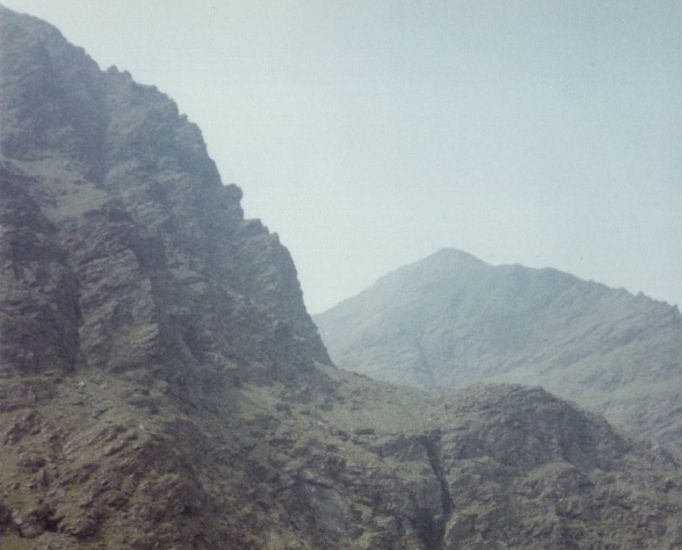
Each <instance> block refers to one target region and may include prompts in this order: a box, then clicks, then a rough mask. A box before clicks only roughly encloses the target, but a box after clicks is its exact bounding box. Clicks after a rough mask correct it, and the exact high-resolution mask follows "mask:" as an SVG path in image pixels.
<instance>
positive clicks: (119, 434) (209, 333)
mask: <svg viewBox="0 0 682 550" xmlns="http://www.w3.org/2000/svg"><path fill="white" fill-rule="evenodd" d="M0 39H1V40H2V43H1V44H0V54H1V55H2V58H1V60H0V107H1V108H2V111H1V112H0V114H1V115H2V122H3V123H2V125H0V152H1V155H2V156H1V157H0V266H2V271H1V272H0V303H1V305H2V307H1V308H0V329H1V330H0V464H2V468H0V547H2V548H18V549H24V548H25V549H34V548H35V549H38V548H40V549H51V550H67V549H69V550H70V549H72V548H75V547H78V548H84V549H105V548H126V549H128V548H130V549H134V550H153V549H159V548H164V549H165V548H168V549H176V550H179V549H183V550H184V549H204V548H205V549H221V548H224V549H232V548H246V549H248V548H254V549H255V548H270V549H283V548H296V549H313V548H358V549H363V548H364V549H374V548H395V549H401V548H403V549H419V548H423V549H438V548H461V547H467V548H476V547H479V548H489V547H491V545H492V544H496V543H497V542H499V541H500V540H501V539H502V537H504V538H505V540H507V541H511V542H513V543H514V544H517V546H518V545H520V546H521V547H527V548H533V547H537V548H550V547H552V546H551V545H552V544H554V545H555V546H554V547H557V548H560V547H562V546H561V544H563V543H564V542H565V541H567V540H569V537H576V538H575V540H578V541H580V542H579V543H578V544H582V543H583V542H584V543H585V545H584V547H586V548H587V547H590V548H594V547H599V545H602V546H603V547H606V546H607V541H610V540H612V536H613V532H617V533H618V538H617V540H618V544H622V547H624V548H626V547H641V548H647V547H649V548H657V549H658V548H674V547H676V545H679V543H680V533H679V527H678V526H679V525H680V518H681V513H682V508H681V506H680V501H681V500H682V499H681V498H680V497H681V496H682V488H681V487H682V481H681V480H680V473H679V472H680V470H679V464H678V463H677V462H675V460H674V459H672V458H669V457H667V456H666V455H665V454H664V453H656V452H654V451H653V450H651V449H650V448H649V447H646V446H643V447H639V446H637V445H636V444H634V443H632V442H629V441H627V440H626V439H624V438H622V437H621V436H619V435H618V434H617V433H615V432H614V431H613V430H612V429H611V428H610V427H609V426H608V425H607V424H605V423H604V422H603V421H602V420H600V419H598V418H594V417H591V416H588V415H585V414H583V413H581V412H579V411H577V410H576V409H575V408H573V407H572V406H571V405H569V404H567V403H564V402H561V401H559V400H557V399H555V398H553V397H551V396H549V395H548V394H546V393H544V392H541V391H539V390H526V389H522V388H509V387H507V388H503V387H497V388H478V389H475V390H472V391H471V392H470V393H468V394H466V395H449V396H446V398H444V400H436V399H433V398H432V397H431V396H429V395H426V394H423V393H421V392H419V391H413V390H409V389H405V388H395V387H391V386H388V385H382V384H378V383H376V382H373V381H372V380H370V379H368V378H366V377H363V376H359V375H354V374H351V373H348V372H345V371H341V370H339V369H337V368H335V367H333V366H331V365H329V361H328V357H327V353H326V351H325V348H324V346H323V345H322V343H321V341H320V339H319V337H318V335H317V332H316V329H315V326H314V325H313V324H312V322H311V320H310V318H309V317H308V315H307V314H306V312H305V308H304V306H303V301H302V299H301V290H300V287H299V284H298V281H297V278H296V272H295V268H294V265H293V262H292V260H291V258H290V256H289V254H288V252H287V250H286V249H285V248H284V247H283V246H282V245H281V244H280V242H279V240H278V238H277V236H276V235H273V234H271V233H269V232H268V230H267V229H266V228H265V226H263V225H262V224H261V223H260V222H258V221H253V220H245V219H244V216H243V212H242V210H241V207H240V199H241V191H240V190H239V189H238V188H237V187H236V186H234V185H228V186H223V185H222V183H221V181H220V178H219V176H218V173H217V171H216V169H215V165H214V164H213V162H212V161H211V160H210V159H209V157H208V156H207V154H206V150H205V146H204V144H203V141H202V139H201V135H200V133H199V131H198V129H197V128H196V126H194V125H193V124H191V123H190V122H188V121H187V120H186V119H185V118H184V117H183V116H182V115H180V114H179V113H178V110H177V107H176V106H175V105H174V103H173V102H172V101H171V100H170V99H168V98H167V97H166V96H164V95H163V94H161V93H160V92H158V91H157V90H156V89H154V88H153V87H145V86H140V85H138V84H136V83H135V82H134V81H133V80H132V78H131V77H130V75H128V74H127V73H125V72H120V71H118V70H116V69H110V70H109V71H107V72H106V73H103V72H101V71H99V69H98V68H97V66H96V65H95V63H94V62H93V61H92V60H90V59H89V58H88V57H87V55H86V54H85V53H84V52H83V51H82V50H79V49H77V48H74V47H73V46H71V45H70V44H68V43H67V42H66V41H65V40H64V39H63V38H62V37H61V35H60V34H59V32H58V31H56V30H55V29H53V28H51V27H50V26H48V25H47V24H45V23H42V22H40V21H37V20H35V19H33V18H30V17H28V16H21V15H18V14H16V13H14V12H11V11H9V10H7V9H5V8H0ZM547 472H549V474H550V475H547ZM562 498H565V499H568V500H567V501H566V502H564V501H561V499H562ZM590 502H592V504H589V503H590ZM588 504H589V506H588ZM545 508H547V509H548V510H549V512H547V513H546V514H543V513H542V510H544V509H545ZM521 512H523V517H521V516H520V514H521ZM606 528H608V531H607V529H606ZM588 543H589V545H588ZM593 543H594V544H593ZM608 544H610V543H608ZM463 545H466V546H463ZM533 545H536V546H533Z"/></svg>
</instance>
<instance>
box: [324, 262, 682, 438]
mask: <svg viewBox="0 0 682 550" xmlns="http://www.w3.org/2000/svg"><path fill="white" fill-rule="evenodd" d="M315 320H316V322H317V324H318V326H319V327H320V331H321V333H322V335H323V338H324V340H325V343H326V344H327V346H328V347H329V350H330V353H331V355H332V358H333V359H334V360H335V361H336V362H337V364H338V365H339V366H342V367H345V368H349V369H353V370H356V371H358V372H362V373H365V374H368V375H370V376H373V377H375V378H377V379H380V380H387V381H391V382H396V383H403V384H405V383H407V384H414V385H419V386H430V387H434V386H435V387H462V386H465V385H467V384H471V383H475V382H480V381H489V382H512V383H523V384H541V385H542V386H543V387H545V388H546V389H547V390H549V391H551V392H554V393H556V394H557V395H560V396H562V397H566V398H570V399H573V400H575V401H576V402H577V403H579V404H580V405H582V406H585V407H588V408H590V409H592V410H594V411H597V412H599V413H603V414H605V415H606V416H607V418H609V419H610V420H611V421H612V422H614V423H617V424H619V425H622V426H624V427H626V428H628V429H630V430H631V431H632V433H634V434H637V435H638V436H646V437H648V438H650V439H653V440H656V441H658V442H660V443H663V444H666V445H671V446H673V447H674V448H676V449H678V450H680V449H682V415H681V414H680V410H679V392H680V388H682V316H680V313H679V311H678V310H677V308H675V307H672V306H669V305H668V304H665V303H661V302H656V301H654V300H651V299H649V298H646V297H645V296H643V295H639V296H633V295H631V294H630V293H628V292H626V291H625V290H622V289H621V290H614V289H610V288H608V287H606V286H604V285H601V284H597V283H594V282H586V281H582V280H580V279H578V278H577V277H574V276H572V275H569V274H566V273H561V272H559V271H556V270H553V269H528V268H524V267H522V266H518V265H515V266H500V267H493V266H490V265H488V264H486V263H484V262H482V261H480V260H478V259H476V258H474V257H473V256H470V255H468V254H466V253H464V252H459V251H456V250H452V249H445V250H442V251H440V252H438V253H436V254H434V255H433V256H430V257H428V258H426V259H424V260H422V261H420V262H417V263H415V264H412V265H410V266H406V267H404V268H402V269H399V270H398V271H396V272H394V273H391V274H389V275H387V276H386V277H384V278H382V279H380V280H379V281H378V282H377V283H376V284H375V285H374V286H372V287H370V288H369V289H367V290H366V291H365V292H363V293H362V294H360V295H358V296H356V297H354V298H351V299H349V300H347V301H345V302H343V303H341V304H339V305H338V306H336V307H334V308H332V309H331V310H330V311H328V312H326V313H324V314H321V315H319V316H317V317H316V319H315Z"/></svg>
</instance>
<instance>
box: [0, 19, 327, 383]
mask: <svg viewBox="0 0 682 550" xmlns="http://www.w3.org/2000/svg"><path fill="white" fill-rule="evenodd" d="M2 24H3V27H2V29H1V31H2V32H1V36H2V41H3V42H2V45H1V47H0V51H1V52H2V62H1V63H0V67H1V69H0V70H1V71H2V74H1V80H0V84H1V86H2V88H1V89H0V98H2V99H1V101H2V105H1V107H2V126H1V127H0V144H1V147H2V154H3V158H4V160H3V167H2V169H3V172H2V177H3V180H2V181H3V197H7V200H6V201H3V207H4V210H3V216H4V220H5V219H6V221H4V222H3V227H6V228H7V229H5V230H4V232H3V239H2V246H3V250H7V252H8V254H9V255H10V257H11V255H12V254H19V255H20V256H21V257H18V258H17V260H18V262H19V263H15V265H14V266H13V269H14V273H13V275H12V276H11V277H10V278H8V279H7V278H3V284H7V285H10V284H11V285H13V288H12V290H13V292H15V293H18V294H17V295H16V296H15V297H13V298H10V299H13V300H15V301H18V302H21V303H22V307H31V308H35V310H36V312H37V313H36V314H35V316H34V318H33V319H32V320H31V321H30V323H32V324H31V325H30V326H27V327H26V328H25V330H24V332H23V335H22V334H8V333H7V332H5V331H3V334H4V335H5V336H6V338H5V340H4V346H3V350H2V353H3V355H6V356H7V355H12V354H15V355H16V354H17V353H19V351H17V350H16V349H12V348H13V347H21V353H23V354H30V355H31V356H32V357H33V358H34V359H33V361H34V363H33V364H32V365H31V366H29V365H27V364H19V363H17V362H14V363H13V364H8V368H11V369H12V370H19V371H23V370H25V369H26V368H30V369H32V370H33V371H40V370H45V369H48V368H55V367H56V366H59V367H60V368H61V369H66V370H70V369H74V368H77V366H78V363H79V361H85V364H87V365H89V366H102V367H106V368H107V369H109V370H130V369H139V368H141V367H144V369H145V370H146V371H150V369H151V370H152V371H153V369H154V368H163V366H164V365H167V364H168V363H169V360H170V361H171V362H179V363H183V364H188V363H195V364H196V363H201V364H209V363H216V364H224V363H225V362H234V363H235V364H236V365H238V364H239V363H240V362H244V361H260V362H262V363H263V364H264V365H265V364H267V365H270V364H273V365H274V364H275V363H280V366H282V368H284V367H283V366H286V367H287V368H290V367H292V366H293V365H297V367H298V368H304V365H305V363H306V362H310V360H311V359H317V360H320V361H328V358H327V355H326V352H325V350H324V347H323V346H322V344H321V342H320V340H319V337H318V336H317V333H316V329H315V328H314V326H313V325H312V323H311V322H310V319H309V318H308V316H307V314H306V312H305V309H304V307H303V305H302V300H301V291H300V288H299V285H298V281H297V279H296V273H295V269H294V267H293V263H292V261H291V258H290V256H289V254H288V252H287V251H286V249H285V248H284V247H283V246H282V245H281V244H280V243H279V241H278V239H277V237H276V235H272V234H270V233H268V231H267V230H266V229H265V227H264V226H263V225H262V224H261V223H260V222H258V221H253V220H244V218H243V214H242V210H241V207H240V204H239V201H240V198H241V192H240V190H239V189H238V188H237V187H235V186H228V187H224V186H223V185H222V184H221V181H220V177H219V175H218V173H217V171H216V168H215V165H214V163H213V162H212V161H211V160H210V159H209V158H208V156H207V154H206V149H205V146H204V143H203V141H202V138H201V134H200V132H199V130H198V128H197V127H196V126H195V125H193V124H191V123H190V122H188V121H187V120H186V118H185V117H183V116H181V115H179V113H178V110H177V107H176V106H175V104H174V103H173V102H172V101H171V100H170V99H168V97H166V96H165V95H163V94H161V93H159V92H158V91H157V90H156V89H155V88H153V87H146V86H140V85H138V84H136V83H134V82H133V81H132V79H131V77H130V75H128V74H126V73H120V72H118V71H117V70H116V69H111V70H109V71H108V72H106V73H102V72H100V71H99V69H98V67H97V66H96V64H95V63H94V62H93V61H92V60H91V59H89V58H88V57H87V56H86V55H85V53H84V52H83V51H82V50H78V49H76V48H74V47H72V46H71V45H69V44H68V43H67V42H66V41H64V39H63V38H62V37H61V36H60V34H59V33H58V32H57V31H56V30H55V29H52V28H50V27H49V26H47V25H45V24H43V23H41V22H39V21H37V20H33V19H30V18H27V17H21V16H17V15H13V14H8V13H5V15H4V17H3V21H2ZM16 201H19V202H20V203H21V205H19V204H18V203H17V202H16ZM18 206H23V208H22V209H21V212H23V214H21V215H19V214H17V213H18V212H19V208H18ZM12 216H14V218H12ZM17 216H20V217H19V218H17ZM21 216H23V217H21ZM27 216H29V217H30V219H28V218H26V217H27ZM29 227H30V228H35V231H32V232H31V233H30V234H26V233H27V232H26V228H29ZM15 251H17V252H15ZM19 251H20V252H19ZM36 284H38V285H41V287H42V288H41V292H40V299H39V301H40V303H34V304H31V306H28V305H27V304H28V303H29V302H31V301H33V300H38V298H37V295H36V293H35V292H34V290H35V287H34V285H36ZM20 287H21V288H20ZM3 290H4V289H3ZM22 292H23V294H22ZM3 296H8V294H7V293H5V292H3ZM22 296H26V299H25V300H24V299H22V298H21V297H22ZM17 297H19V298H18V299H17ZM46 303H50V304H53V305H54V304H57V310H56V311H53V312H46V311H44V312H43V311H42V309H41V308H43V307H44V306H45V304H46ZM39 311H40V312H42V313H38V312H39ZM22 317H28V316H26V315H24V316H22ZM27 322H28V321H27ZM15 330H19V328H18V327H15ZM37 331H39V332H43V333H45V335H46V336H47V337H48V338H50V340H51V342H52V344H53V346H54V347H55V349H47V350H46V349H42V348H43V343H42V342H41V341H38V340H35V341H34V342H33V346H32V347H34V348H35V349H27V347H29V346H30V342H28V341H27V339H28V338H29V337H28V336H26V335H27V334H36V333H37ZM76 335H77V337H76ZM12 342H15V343H16V344H17V345H13V344H12ZM19 342H21V346H18V344H19ZM60 346H61V349H57V348H60ZM274 348H276V350H277V351H276V352H275V353H273V349H274ZM79 352H81V353H80V354H79ZM55 354H57V355H59V356H60V360H59V365H56V364H55V363H54V362H52V361H51V360H50V358H51V357H52V356H53V355H55ZM23 361H24V363H26V361H28V359H26V358H25V359H24V360H23ZM82 366H85V365H81V367H82ZM275 370H277V369H276V368H275Z"/></svg>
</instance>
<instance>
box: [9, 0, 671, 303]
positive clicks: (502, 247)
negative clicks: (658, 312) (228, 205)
mask: <svg viewBox="0 0 682 550" xmlns="http://www.w3.org/2000/svg"><path fill="white" fill-rule="evenodd" d="M0 2H2V3H3V4H4V5H5V6H7V7H9V8H12V9H16V10H19V11H24V12H27V13H31V14H33V15H36V16H38V17H41V18H43V19H46V20H47V21H49V22H51V23H53V24H55V25H56V26H57V27H59V28H60V30H61V31H62V33H63V34H64V35H65V36H66V38H67V39H68V40H69V41H71V42H72V43H74V44H76V45H79V46H82V47H84V48H85V49H86V50H87V51H88V53H90V55H91V56H92V57H93V58H94V59H95V60H96V61H97V62H98V63H99V64H100V66H101V67H102V68H107V67H108V66H109V65H112V64H115V65H117V66H118V67H119V68H120V69H127V70H129V71H130V72H131V73H132V75H133V77H134V78H135V79H136V80H138V81H139V82H142V83H146V84H155V85H156V86H157V87H158V88H159V89H161V90H162V91H164V92H166V93H168V94H169V95H170V96H171V97H172V98H173V99H175V100H176V101H177V103H178V105H179V107H180V110H181V111H182V112H185V113H186V114H187V115H188V116H189V117H190V119H192V120H193V121H195V122H197V123H198V124H199V126H200V127H201V128H202V130H203V133H204V138H205V140H206V142H207V144H208V149H209V153H210V154H211V156H212V157H213V158H214V159H215V160H216V162H217V164H218V167H219V169H220V172H221V174H222V177H223V181H224V182H225V183H228V182H234V183H237V184H238V185H240V186H241V187H242V188H243V190H244V208H245V211H246V214H247V216H249V217H259V218H262V219H263V221H264V222H265V223H266V224H267V225H268V227H269V228H270V229H271V230H273V231H276V232H278V233H279V234H280V236H281V238H282V240H283V242H284V244H286V245H287V246H288V247H289V249H290V251H291V253H292V255H293V257H294V260H295V262H296V265H297V267H298V271H299V276H300V279H301V283H302V285H303V290H304V293H305V298H306V303H307V305H308V307H309V309H310V310H311V311H313V312H318V311H321V310H322V309H325V308H327V307H329V306H331V305H333V304H334V303H336V302H337V301H339V300H341V299H343V298H345V297H348V296H350V295H351V294H354V293H356V292H358V291H360V290H362V289H363V288H364V287H366V286H368V285H369V284H371V283H372V282H373V281H374V280H375V279H376V278H377V277H379V276H381V275H383V274H385V273H386V272H388V271H390V270H393V269H395V268H397V267H399V266H401V265H403V264H405V263H409V262H412V261H415V260H417V259H420V258H421V257H423V256H427V255H428V254H431V253H432V252H435V251H436V250H437V249H438V248H440V247H444V246H451V247H455V248H460V249H462V250H466V251H468V252H470V253H472V254H474V255H476V256H478V257H480V258H481V259H483V260H486V261H488V262H491V263H494V264H497V263H522V264H525V265H528V266H532V267H544V266H552V267H556V268H558V269H562V270H566V271H569V272H572V273H575V274H576V275H579V276H581V277H584V278H588V279H594V280H597V281H600V282H604V283H607V284H609V285H611V286H615V287H621V286H623V287H625V288H627V289H628V290H630V291H632V292H638V291H640V290H641V291H643V292H644V293H645V294H647V295H649V296H652V297H654V298H657V299H660V300H666V301H668V302H670V303H676V304H679V305H682V259H681V253H682V31H681V29H682V2H680V1H677V0H670V1H668V0H649V1H644V0H636V1H629V0H613V1H611V0H584V1H580V0H561V1H557V0H545V1H532V0H525V1H513V0H499V1H492V0H491V1H486V0H469V1H454V0H453V1H425V0H412V1H410V2H405V1H401V0H394V1H388V0H363V1H357V0H347V1H343V0H316V1H313V0H271V1H263V0H232V1H230V0H223V1H210V0H192V1H191V2H190V1H185V0H183V1H180V0H116V1H105V0H0Z"/></svg>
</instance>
